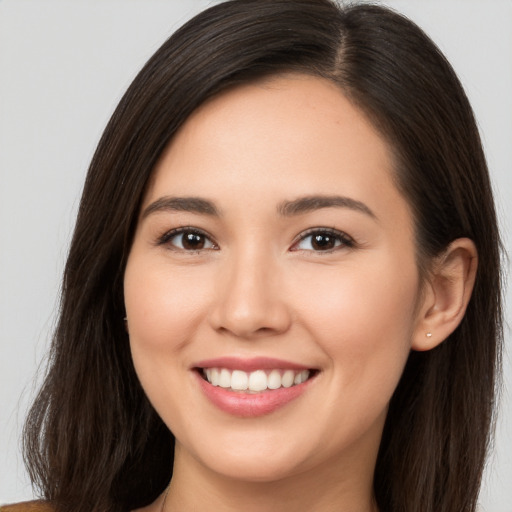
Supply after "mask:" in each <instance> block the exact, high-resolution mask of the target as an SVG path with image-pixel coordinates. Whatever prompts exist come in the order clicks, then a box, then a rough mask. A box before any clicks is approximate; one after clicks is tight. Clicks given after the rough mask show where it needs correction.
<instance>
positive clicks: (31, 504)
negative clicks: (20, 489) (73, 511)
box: [0, 501, 53, 512]
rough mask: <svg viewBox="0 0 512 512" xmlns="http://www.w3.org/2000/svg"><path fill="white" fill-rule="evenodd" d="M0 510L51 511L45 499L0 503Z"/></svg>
mask: <svg viewBox="0 0 512 512" xmlns="http://www.w3.org/2000/svg"><path fill="white" fill-rule="evenodd" d="M0 512H53V507H52V506H51V505H50V504H49V503H48V502H47V501H25V502H23V503H15V504H14V505H0Z"/></svg>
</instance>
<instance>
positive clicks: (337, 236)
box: [291, 228, 356, 253]
mask: <svg viewBox="0 0 512 512" xmlns="http://www.w3.org/2000/svg"><path fill="white" fill-rule="evenodd" d="M314 235H317V236H319V235H320V236H324V237H332V238H334V240H335V243H337V242H339V244H338V245H335V246H334V247H333V248H330V249H325V250H318V251H314V250H313V252H318V253H331V252H334V251H337V250H340V249H343V248H349V249H350V248H352V247H355V245H356V244H355V241H354V239H353V238H351V237H350V236H348V235H347V234H346V233H344V232H343V231H339V230H337V229H326V228H311V229H308V230H307V231H305V232H304V233H301V234H300V235H299V237H298V238H299V239H298V240H297V241H296V242H294V244H293V245H292V249H291V250H293V251H300V250H309V249H294V247H296V246H297V245H299V244H300V243H301V242H302V241H304V240H306V239H307V238H309V237H313V236H314Z"/></svg>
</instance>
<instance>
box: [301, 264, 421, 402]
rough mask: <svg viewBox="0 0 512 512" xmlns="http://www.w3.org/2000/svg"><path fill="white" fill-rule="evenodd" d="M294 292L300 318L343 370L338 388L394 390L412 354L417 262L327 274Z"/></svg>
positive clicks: (355, 267)
mask: <svg viewBox="0 0 512 512" xmlns="http://www.w3.org/2000/svg"><path fill="white" fill-rule="evenodd" d="M323 274H324V275H323V276H319V275H318V273H316V275H315V276H311V280H310V281H309V282H308V273H307V272H304V273H303V280H302V284H303V285H305V287H304V288H305V289H307V290H308V292H307V293H305V291H304V288H302V291H300V290H296V291H295V293H294V295H295V296H296V297H297V298H298V299H297V300H298V304H299V306H298V308H299V310H300V313H299V314H298V317H300V318H302V319H303V322H304V325H305V327H306V329H307V330H308V331H309V332H310V333H311V334H312V336H314V338H315V339H316V342H317V343H318V344H319V345H320V346H321V348H322V349H323V350H324V352H325V353H326V354H327V356H328V357H329V358H330V360H331V364H332V365H333V367H336V368H338V369H339V370H340V371H338V372H336V373H335V375H337V376H338V378H339V379H340V380H341V381H342V382H341V381H340V382H339V383H338V384H339V385H340V386H343V387H346V386H347V385H353V386H358V387H359V386H370V387H375V386H384V387H386V388H388V389H390V390H391V392H392V389H394V387H395V386H396V383H397V382H398V379H399V378H400V375H401V373H402V370H403V366H404V364H405V361H406V359H407V356H408V354H409V351H410V341H411V337H412V332H413V329H414V323H415V304H416V300H417V294H418V288H419V281H418V277H417V270H416V266H415V264H414V262H406V261H400V260H399V259H396V258H391V257H390V258H389V259H387V260H386V259H384V260H380V261H379V262H378V264H375V265H371V264H369V263H367V264H365V265H351V264H347V265H345V266H344V267H342V268H336V269H335V268H332V267H331V268H329V267H326V268H325V270H323Z"/></svg>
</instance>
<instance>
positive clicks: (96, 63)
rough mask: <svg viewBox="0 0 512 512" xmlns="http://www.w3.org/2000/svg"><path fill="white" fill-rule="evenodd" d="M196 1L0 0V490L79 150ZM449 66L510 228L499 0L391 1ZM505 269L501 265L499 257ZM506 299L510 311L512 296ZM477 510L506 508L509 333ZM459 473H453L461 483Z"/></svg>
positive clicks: (14, 476)
mask: <svg viewBox="0 0 512 512" xmlns="http://www.w3.org/2000/svg"><path fill="white" fill-rule="evenodd" d="M210 3H211V2H207V1H205V0H188V1H186V0H88V1H87V0H73V1H67V0H60V1H59V0H0V503H6V502H11V501H19V500H22V499H29V498H31V497H32V491H31V488H30V485H29V483H28V478H27V475H26V473H25V470H24V468H23V463H22V458H21V454H20V449H19V439H20V431H21V425H22V421H23V418H24V415H25V413H26V407H27V404H28V403H29V402H30V399H31V397H33V394H34V389H35V387H36V386H37V382H38V381H37V378H36V371H37V369H38V367H39V365H40V362H41V360H42V359H43V357H44V354H45V353H46V351H47V348H48V343H49V338H50V333H51V331H52V328H53V326H54V322H55V312H56V310H57V307H58V292H59V286H60V276H61V273H62V268H63V264H64V260H65V256H66V252H67V248H68V243H69V239H70V234H71V230H72V226H73V221H74V217H75V214H76V209H77V205H78V201H79V197H80V190H81V187H82V183H83V180H84V176H85V172H86V170H87V167H88V163H89V160H90V158H91V156H92V153H93V151H94V148H95V145H96V143H97V141H98V139H99V137H100V134H101V132H102V129H103V127H104V126H105V124H106V122H107V120H108V118H109V116H110V114H111V113H112V111H113V109H114V107H115V105H116V103H117V102H118V100H119V99H120V97H121V95H122V93H123V92H124V90H125V89H126V87H127V86H128V85H129V83H130V81H131V80H132V78H133V77H134V75H135V73H136V72H137V71H138V69H139V68H140V67H141V66H142V65H143V63H144V62H145V61H146V59H147V58H148V57H149V56H150V55H151V54H152V53H153V52H154V51H155V50H156V49H157V48H158V47H159V45H160V44H161V43H162V42H163V41H164V40H165V39H166V38H167V37H168V35H169V34H170V33H171V32H173V31H174V30H175V29H176V28H177V27H178V26H180V25H181V24H182V23H183V22H184V21H185V20H186V19H188V18H189V17H190V16H192V15H193V14H195V13H196V12H198V11H199V10H201V9H203V8H204V7H206V6H207V5H209V4H210ZM383 3H387V4H388V5H390V6H392V7H395V8H396V9H398V10H399V11H401V12H403V13H404V14H406V15H408V16H409V17H410V18H412V19H413V20H414V21H416V22H417V23H418V24H419V25H420V26H421V27H422V28H424V29H425V30H426V32H427V33H428V34H429V35H430V36H431V37H432V38H433V39H434V41H436V42H437V44H438V45H439V46H440V47H441V49H442V50H443V51H444V52H445V54H446V55H447V57H448V59H449V60H450V61H451V62H452V64H453V65H454V67H455V69H456V71H457V73H458V74H459V76H460V78H461V79H462V82H463V83H464V85H465V87H466V90H467V93H468V95H469V98H470V100H471V102H472V104H473V107H474V109H475V112H476V116H477V119H478V121H479V125H480V129H481V132H482V136H483V140H484V144H485V148H486V152H487V157H488V161H489V167H490V169H491V174H492V180H493V185H494V189H495V193H496V200H497V203H498V211H499V215H500V222H501V226H502V230H503V237H504V242H505V246H506V248H507V249H508V252H509V253H510V252H511V248H512V244H511V238H512V237H511V233H512V229H511V226H512V201H511V199H512V1H510V0H505V1H503V0H501V1H500V0H481V1H471V0H428V1H422V0H394V1H389V2H383ZM506 266H507V272H508V269H509V268H510V267H509V265H508V263H507V264H506ZM511 295H512V294H511V292H510V287H509V288H508V299H507V304H506V309H505V315H506V318H508V319H510V318H511V316H512V315H511V314H510V313H511V303H512V300H511V299H512V297H511ZM506 344H507V346H508V351H507V352H506V355H505V386H504V387H505V390H504V393H503V396H502V400H501V413H500V417H499V422H498V429H497V438H496V444H495V449H494V451H493V453H492V454H491V456H490V459H489V463H488V467H487V471H486V474H485V478H484V484H483V489H482V493H481V507H482V510H485V511H488V512H511V511H512V485H510V484H511V483H512V399H511V392H512V370H511V364H510V351H511V348H510V347H511V344H512V341H511V336H510V330H509V328H508V327H507V330H506ZM461 484H462V485H463V483H461Z"/></svg>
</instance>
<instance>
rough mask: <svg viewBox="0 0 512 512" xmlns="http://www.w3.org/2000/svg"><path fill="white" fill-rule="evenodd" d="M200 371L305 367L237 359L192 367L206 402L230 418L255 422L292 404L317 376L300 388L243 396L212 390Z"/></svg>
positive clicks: (286, 363) (266, 359)
mask: <svg viewBox="0 0 512 512" xmlns="http://www.w3.org/2000/svg"><path fill="white" fill-rule="evenodd" d="M203 368H228V369H230V370H242V371H246V372H251V371H255V370H267V369H274V368H276V369H286V370H307V369H309V368H308V367H307V366H304V365H300V364H296V363H291V362H289V361H283V360H279V359H273V358H266V357H265V358H261V357H258V358H252V359H240V358H236V357H222V358H217V359H208V360H204V361H200V362H198V363H197V364H195V365H194V370H195V371H194V372H193V373H194V374H195V376H196V378H197V382H198V384H199V387H200V388H201V390H202V392H203V393H204V394H205V396H206V397H207V398H208V399H209V401H210V402H211V403H212V404H213V405H215V406H216V407H218V408H219V409H220V410H221V411H224V412H226V413H228V414H231V415H233V416H238V417H241V418H255V417H258V416H263V415H265V414H270V413H272V412H274V411H276V410H278V409H280V408H282V407H284V406H285V405H287V404H289V403H290V402H292V401H293V400H295V399H297V398H299V397H300V396H301V395H302V394H303V393H304V392H305V391H306V390H307V389H308V388H309V386H310V385H311V383H312V382H313V381H314V380H315V377H316V375H313V377H311V378H310V379H308V380H307V381H306V382H303V383H302V384H297V385H294V386H291V387H289V388H279V389H269V390H266V391H262V392H260V393H245V392H243V391H230V390H227V389H225V388H221V387H219V386H213V385H212V384H210V383H209V382H208V381H207V380H205V379H204V378H203V376H202V374H201V371H200V370H199V369H203Z"/></svg>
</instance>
